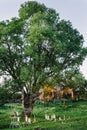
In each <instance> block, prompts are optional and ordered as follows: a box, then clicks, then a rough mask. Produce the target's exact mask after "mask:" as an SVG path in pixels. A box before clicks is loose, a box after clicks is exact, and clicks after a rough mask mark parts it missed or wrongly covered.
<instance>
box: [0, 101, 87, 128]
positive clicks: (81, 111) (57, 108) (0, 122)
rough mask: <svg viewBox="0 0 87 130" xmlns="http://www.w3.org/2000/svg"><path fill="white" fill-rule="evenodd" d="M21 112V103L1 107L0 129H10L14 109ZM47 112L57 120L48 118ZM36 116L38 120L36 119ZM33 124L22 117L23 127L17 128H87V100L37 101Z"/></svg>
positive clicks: (32, 117) (32, 116) (33, 113)
mask: <svg viewBox="0 0 87 130" xmlns="http://www.w3.org/2000/svg"><path fill="white" fill-rule="evenodd" d="M14 108H16V110H17V111H18V112H19V113H21V110H22V106H21V104H5V106H3V107H1V108H0V129H4V130H10V128H9V126H10V122H11V118H10V117H11V116H12V115H13V110H14ZM45 114H47V115H49V117H51V115H52V114H55V115H56V121H55V120H46V119H45ZM34 117H35V118H36V122H33V121H34ZM31 120H32V123H31V124H28V125H27V124H25V119H24V118H22V119H21V120H20V122H21V128H15V130H35V129H36V128H37V127H38V130H39V128H40V130H41V128H44V130H87V102H86V101H78V102H71V101H67V103H66V105H63V104H62V103H61V102H60V101H57V100H55V101H54V102H53V103H50V104H45V106H44V105H43V104H41V103H39V102H38V103H35V107H34V109H33V111H32V115H31Z"/></svg>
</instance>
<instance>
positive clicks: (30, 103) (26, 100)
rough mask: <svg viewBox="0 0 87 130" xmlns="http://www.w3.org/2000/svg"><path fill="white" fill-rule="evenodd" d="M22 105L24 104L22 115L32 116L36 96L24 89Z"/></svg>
mask: <svg viewBox="0 0 87 130" xmlns="http://www.w3.org/2000/svg"><path fill="white" fill-rule="evenodd" d="M22 106H23V111H22V115H23V116H27V117H30V115H31V112H32V110H33V107H34V98H33V95H31V94H30V93H27V92H25V91H24V90H23V91H22Z"/></svg>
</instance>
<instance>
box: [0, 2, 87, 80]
mask: <svg viewBox="0 0 87 130" xmlns="http://www.w3.org/2000/svg"><path fill="white" fill-rule="evenodd" d="M27 1H28V0H0V21H2V20H7V19H11V18H13V17H18V10H19V9H20V5H21V4H22V3H24V2H27ZM30 1H33V0H30ZM35 1H37V2H40V3H43V4H45V5H46V6H47V7H50V8H53V9H55V10H56V11H57V13H59V16H60V18H61V19H65V20H69V21H70V22H71V23H72V25H73V27H74V28H77V30H78V31H79V32H80V34H82V35H83V37H84V46H85V47H87V36H86V35H87V16H86V13H87V0H35ZM80 70H81V72H82V73H83V75H84V76H85V78H86V79H87V58H86V59H85V60H84V62H83V65H82V66H81V67H80Z"/></svg>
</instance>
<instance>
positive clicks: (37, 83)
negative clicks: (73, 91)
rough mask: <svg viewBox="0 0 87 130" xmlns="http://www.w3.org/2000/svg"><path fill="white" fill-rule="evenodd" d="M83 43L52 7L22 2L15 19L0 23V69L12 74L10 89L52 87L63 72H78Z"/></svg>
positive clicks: (83, 53) (81, 59) (62, 76)
mask: <svg viewBox="0 0 87 130" xmlns="http://www.w3.org/2000/svg"><path fill="white" fill-rule="evenodd" d="M83 42H84V40H83V36H82V35H81V34H80V33H79V32H78V31H77V30H76V29H74V28H73V26H72V24H71V22H70V21H65V20H60V18H59V15H58V13H56V11H55V10H54V9H50V8H47V7H45V5H43V4H40V3H37V2H35V1H29V2H25V3H24V4H22V5H21V7H20V9H19V18H13V19H11V20H10V21H8V20H7V21H3V22H0V69H1V71H2V72H3V74H4V73H5V74H9V75H10V76H11V77H12V81H13V84H14V85H12V89H13V88H14V90H17V88H18V90H21V89H22V88H23V86H25V87H27V88H28V89H30V88H31V91H33V92H35V91H38V89H39V88H40V87H41V86H43V85H44V84H52V85H53V86H55V85H58V84H60V82H62V81H63V80H62V79H63V78H64V76H65V75H67V71H70V72H71V71H74V72H76V74H78V73H77V72H78V71H79V66H80V65H81V64H82V62H83V60H84V59H85V57H86V55H87V48H85V47H83ZM68 80H69V79H68Z"/></svg>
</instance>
